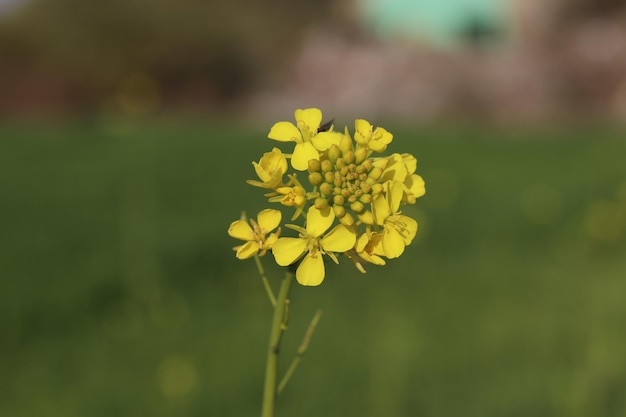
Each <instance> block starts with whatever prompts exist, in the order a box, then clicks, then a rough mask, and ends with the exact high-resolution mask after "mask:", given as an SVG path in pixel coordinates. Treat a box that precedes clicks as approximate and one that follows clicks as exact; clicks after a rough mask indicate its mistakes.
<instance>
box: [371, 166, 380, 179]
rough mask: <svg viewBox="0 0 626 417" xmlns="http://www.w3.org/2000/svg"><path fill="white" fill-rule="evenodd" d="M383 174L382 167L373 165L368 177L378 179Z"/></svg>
mask: <svg viewBox="0 0 626 417" xmlns="http://www.w3.org/2000/svg"><path fill="white" fill-rule="evenodd" d="M382 174H383V169H382V168H380V167H375V168H373V169H372V170H371V171H370V173H369V177H370V178H374V179H375V180H377V179H379V178H380V176H381V175H382Z"/></svg>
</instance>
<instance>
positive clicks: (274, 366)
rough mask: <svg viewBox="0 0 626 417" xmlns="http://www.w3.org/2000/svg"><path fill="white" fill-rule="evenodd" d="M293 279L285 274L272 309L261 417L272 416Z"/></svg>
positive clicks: (291, 275) (292, 276)
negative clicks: (288, 299) (286, 313)
mask: <svg viewBox="0 0 626 417" xmlns="http://www.w3.org/2000/svg"><path fill="white" fill-rule="evenodd" d="M293 278H294V274H293V273H292V272H289V271H288V272H286V273H285V278H283V282H282V283H281V284H280V290H279V292H278V299H277V300H276V305H275V307H274V317H273V319H272V329H271V331H270V341H269V348H268V351H267V363H266V368H265V387H264V390H263V407H262V412H261V417H273V416H274V404H275V402H276V380H277V372H278V354H279V350H280V339H281V336H282V334H283V331H284V330H285V309H286V306H287V297H288V296H289V290H290V288H291V283H292V282H293Z"/></svg>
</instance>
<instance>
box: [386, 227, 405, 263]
mask: <svg viewBox="0 0 626 417" xmlns="http://www.w3.org/2000/svg"><path fill="white" fill-rule="evenodd" d="M404 247H405V244H404V239H403V238H402V236H401V235H400V233H399V232H398V231H397V230H396V229H395V228H393V227H391V226H385V231H384V232H383V250H384V252H385V256H386V257H387V258H389V259H393V258H397V257H398V256H400V255H402V253H403V252H404Z"/></svg>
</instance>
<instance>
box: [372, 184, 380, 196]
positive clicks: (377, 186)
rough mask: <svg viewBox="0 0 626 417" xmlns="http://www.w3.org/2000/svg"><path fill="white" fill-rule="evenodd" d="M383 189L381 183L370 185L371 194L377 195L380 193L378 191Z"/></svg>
mask: <svg viewBox="0 0 626 417" xmlns="http://www.w3.org/2000/svg"><path fill="white" fill-rule="evenodd" d="M382 190H383V185H382V184H378V183H376V184H374V185H372V193H371V194H372V195H378V194H380V192H381V191H382Z"/></svg>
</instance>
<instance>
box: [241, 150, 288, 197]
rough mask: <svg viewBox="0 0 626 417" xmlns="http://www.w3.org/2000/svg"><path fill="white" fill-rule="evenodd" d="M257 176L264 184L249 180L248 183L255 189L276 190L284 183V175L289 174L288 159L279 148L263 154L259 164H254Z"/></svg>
mask: <svg viewBox="0 0 626 417" xmlns="http://www.w3.org/2000/svg"><path fill="white" fill-rule="evenodd" d="M252 165H253V166H254V170H255V171H256V174H257V176H258V177H259V179H260V180H261V181H262V182H259V181H256V180H248V181H247V183H248V184H250V185H254V186H255V187H261V188H269V189H274V188H276V187H279V186H280V185H281V184H282V182H283V175H284V174H285V172H287V158H286V157H285V155H284V154H283V153H282V152H281V151H280V149H278V148H274V149H272V152H266V153H264V154H263V156H262V157H261V159H260V160H259V162H258V163H256V162H252Z"/></svg>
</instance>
